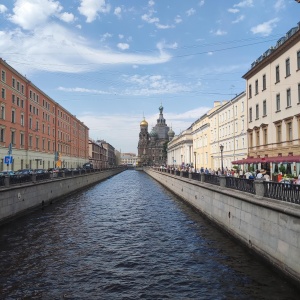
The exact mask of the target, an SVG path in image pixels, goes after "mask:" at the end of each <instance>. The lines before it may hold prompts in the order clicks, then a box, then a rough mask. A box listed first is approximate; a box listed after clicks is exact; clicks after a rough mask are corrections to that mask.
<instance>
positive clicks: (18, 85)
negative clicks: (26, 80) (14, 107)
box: [17, 81, 20, 91]
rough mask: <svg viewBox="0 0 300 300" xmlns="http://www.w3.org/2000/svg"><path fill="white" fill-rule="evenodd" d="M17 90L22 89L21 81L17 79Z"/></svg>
mask: <svg viewBox="0 0 300 300" xmlns="http://www.w3.org/2000/svg"><path fill="white" fill-rule="evenodd" d="M17 90H18V91H20V82H19V81H17Z"/></svg>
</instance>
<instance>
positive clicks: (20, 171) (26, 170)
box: [17, 169, 33, 175]
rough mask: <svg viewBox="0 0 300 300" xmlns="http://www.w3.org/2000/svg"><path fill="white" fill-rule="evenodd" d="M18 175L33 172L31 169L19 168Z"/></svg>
mask: <svg viewBox="0 0 300 300" xmlns="http://www.w3.org/2000/svg"><path fill="white" fill-rule="evenodd" d="M17 173H18V175H30V174H32V173H33V170H32V169H21V170H18V171H17Z"/></svg>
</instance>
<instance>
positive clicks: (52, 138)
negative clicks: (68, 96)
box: [0, 59, 89, 170]
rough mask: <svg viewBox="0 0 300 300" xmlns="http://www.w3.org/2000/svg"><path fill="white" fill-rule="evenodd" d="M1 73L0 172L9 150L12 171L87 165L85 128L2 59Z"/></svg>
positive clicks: (86, 130)
mask: <svg viewBox="0 0 300 300" xmlns="http://www.w3.org/2000/svg"><path fill="white" fill-rule="evenodd" d="M0 71H1V80H0V89H1V97H0V157H1V162H0V169H1V170H3V169H6V168H7V166H4V163H3V158H4V156H5V155H7V154H8V149H9V148H11V150H12V156H13V164H12V165H11V166H8V167H9V168H10V169H12V170H18V169H23V168H33V169H35V168H51V167H55V166H56V165H59V166H61V167H77V166H82V164H83V163H85V162H87V161H88V135H89V129H88V127H87V126H85V125H84V124H83V123H82V122H81V121H80V120H78V119H77V118H76V117H75V116H73V115H72V114H71V113H70V112H68V111H67V110H66V109H64V108H63V107H62V106H61V105H59V104H58V103H57V102H55V101H54V100H53V99H51V98H50V97H49V96H47V95H46V94H45V93H44V92H43V91H42V90H40V89H39V88H38V87H37V86H35V85H34V84H33V83H32V82H30V81H29V80H28V79H27V78H26V77H24V76H22V75H21V74H20V73H18V72H17V71H16V70H15V69H14V68H12V67H11V66H10V65H9V64H7V63H6V62H5V61H4V60H2V59H0ZM58 157H59V161H57V158H58Z"/></svg>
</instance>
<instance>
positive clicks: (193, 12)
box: [185, 8, 196, 17]
mask: <svg viewBox="0 0 300 300" xmlns="http://www.w3.org/2000/svg"><path fill="white" fill-rule="evenodd" d="M185 13H186V15H187V16H188V17H190V16H192V15H194V14H195V13H196V10H195V9H194V8H190V9H189V10H187V11H186V12H185Z"/></svg>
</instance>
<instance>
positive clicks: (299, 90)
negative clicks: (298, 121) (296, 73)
mask: <svg viewBox="0 0 300 300" xmlns="http://www.w3.org/2000/svg"><path fill="white" fill-rule="evenodd" d="M298 103H300V83H298Z"/></svg>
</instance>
